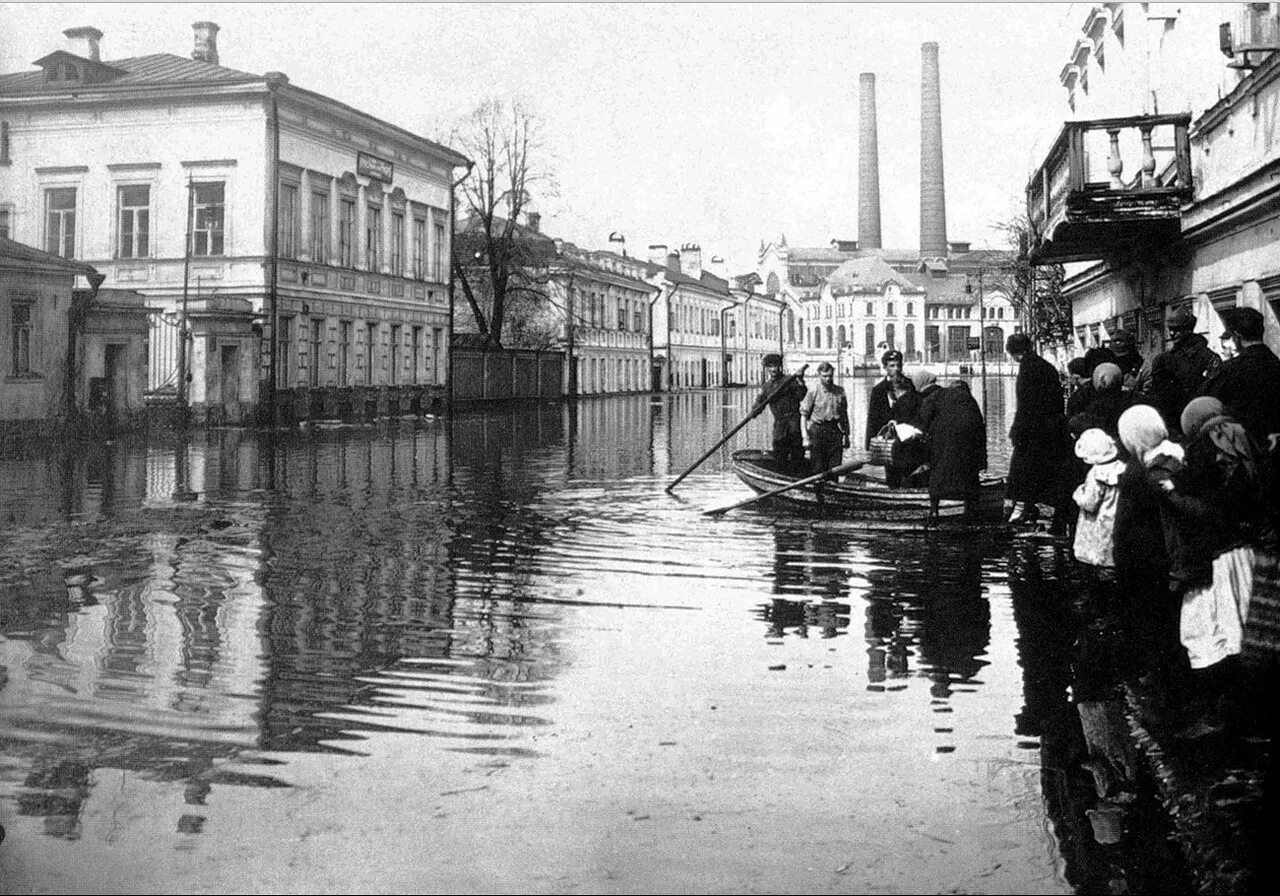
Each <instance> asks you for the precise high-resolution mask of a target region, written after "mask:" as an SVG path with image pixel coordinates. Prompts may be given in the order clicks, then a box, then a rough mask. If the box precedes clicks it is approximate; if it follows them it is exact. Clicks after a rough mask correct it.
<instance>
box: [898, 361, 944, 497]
mask: <svg viewBox="0 0 1280 896" xmlns="http://www.w3.org/2000/svg"><path fill="white" fill-rule="evenodd" d="M911 387H912V391H910V392H908V393H906V394H904V395H903V396H902V397H901V398H899V399H898V401H897V403H895V404H894V406H893V422H894V423H896V424H898V441H896V442H894V443H893V462H892V463H891V464H890V465H889V467H888V469H886V470H885V481H886V482H887V483H888V485H889V487H890V488H899V487H901V486H903V485H915V484H916V483H915V482H913V481H912V479H911V474H912V473H914V472H915V471H916V470H918V469H919V468H920V467H921V466H923V465H924V464H927V463H929V439H928V436H927V435H926V433H925V431H924V425H923V423H922V421H921V417H920V415H921V412H922V410H923V408H924V406H925V404H926V403H927V400H928V398H929V396H930V395H932V394H933V393H935V392H937V391H938V377H937V374H933V373H930V372H929V371H927V370H917V371H916V372H915V373H913V374H911ZM904 427H905V428H908V429H915V430H917V431H918V432H919V434H918V435H916V434H912V433H910V432H909V431H908V432H903V429H904ZM919 478H921V479H923V474H921V475H920V477H919Z"/></svg>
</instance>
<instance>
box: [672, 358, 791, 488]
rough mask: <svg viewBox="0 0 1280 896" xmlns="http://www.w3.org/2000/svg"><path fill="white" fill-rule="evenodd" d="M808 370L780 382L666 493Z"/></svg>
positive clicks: (682, 474)
mask: <svg viewBox="0 0 1280 896" xmlns="http://www.w3.org/2000/svg"><path fill="white" fill-rule="evenodd" d="M808 369H809V365H808V364H806V365H804V366H803V367H801V368H800V369H799V370H797V371H796V372H795V373H793V374H791V375H790V376H788V377H785V378H784V379H783V380H782V382H780V383H778V385H777V387H776V388H775V389H774V390H773V391H772V392H770V393H769V395H768V397H767V398H765V400H764V401H762V402H760V406H759V407H758V408H756V409H755V410H754V411H752V412H751V413H750V414H747V416H746V418H745V419H744V420H743V421H742V422H741V423H739V424H738V425H737V426H735V427H734V428H733V429H731V430H729V431H728V432H727V433H725V434H724V438H723V439H721V440H720V441H718V442H716V443H715V444H714V445H712V446H711V447H710V448H708V449H707V453H706V454H704V455H702V457H700V458H698V459H697V460H695V461H694V462H693V466H691V467H690V468H689V469H687V470H685V471H684V472H683V473H681V474H680V475H679V476H677V477H676V478H675V481H674V482H672V483H671V484H670V485H668V486H667V491H668V492H673V491H675V488H676V486H677V485H679V484H680V483H681V482H682V481H683V480H684V477H686V476H688V475H689V474H690V473H692V472H693V471H694V470H696V469H698V467H700V466H702V462H703V461H704V460H706V459H707V458H708V457H710V456H711V455H713V454H715V453H716V452H717V451H719V450H720V448H721V447H722V446H723V445H724V443H725V442H727V441H729V440H730V439H732V438H733V437H734V436H735V435H737V434H738V430H740V429H742V427H744V426H746V425H747V424H748V423H750V422H751V421H752V420H754V419H756V417H759V416H760V415H761V414H763V413H764V409H765V408H767V407H768V406H769V402H771V401H773V396H775V395H777V394H778V393H779V392H781V391H782V389H783V388H784V387H786V386H787V385H789V384H790V383H791V381H792V380H795V379H799V378H800V377H802V376H804V372H805V371H806V370H808Z"/></svg>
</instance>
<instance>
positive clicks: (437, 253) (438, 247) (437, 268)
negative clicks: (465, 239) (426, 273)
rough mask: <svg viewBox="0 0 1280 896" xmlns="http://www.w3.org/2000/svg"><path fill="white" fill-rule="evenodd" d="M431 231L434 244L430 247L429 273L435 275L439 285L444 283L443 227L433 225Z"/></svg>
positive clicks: (441, 225)
mask: <svg viewBox="0 0 1280 896" xmlns="http://www.w3.org/2000/svg"><path fill="white" fill-rule="evenodd" d="M433 231H434V233H433V236H434V237H435V243H434V245H432V247H431V272H432V273H433V274H435V278H436V282H437V283H441V282H443V281H444V225H443V224H437V225H435V227H434V228H433Z"/></svg>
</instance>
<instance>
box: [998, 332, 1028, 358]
mask: <svg viewBox="0 0 1280 896" xmlns="http://www.w3.org/2000/svg"><path fill="white" fill-rule="evenodd" d="M1004 350H1005V351H1006V352H1008V353H1009V354H1011V355H1021V354H1025V353H1026V352H1029V351H1031V337H1030V336H1028V335H1027V334H1026V333H1014V334H1013V335H1012V336H1010V337H1009V338H1008V339H1006V340H1005V342H1004Z"/></svg>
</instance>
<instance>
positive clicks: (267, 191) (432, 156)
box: [0, 22, 467, 418]
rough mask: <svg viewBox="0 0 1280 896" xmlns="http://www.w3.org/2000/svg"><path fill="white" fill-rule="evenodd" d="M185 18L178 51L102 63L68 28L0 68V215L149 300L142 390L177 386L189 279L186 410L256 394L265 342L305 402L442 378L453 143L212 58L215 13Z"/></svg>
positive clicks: (225, 411)
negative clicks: (186, 47) (151, 320)
mask: <svg viewBox="0 0 1280 896" xmlns="http://www.w3.org/2000/svg"><path fill="white" fill-rule="evenodd" d="M194 27H195V51H194V52H193V53H192V54H191V56H192V58H190V59H185V58H182V57H180V56H175V55H172V54H169V53H156V54H151V55H147V56H138V57H132V58H128V59H119V60H112V61H104V60H102V58H101V54H100V52H99V47H100V43H101V40H102V33H101V32H100V31H98V30H97V29H94V28H77V29H70V30H68V31H67V32H65V34H66V36H67V38H68V39H69V40H70V42H71V44H72V47H71V49H70V50H58V51H55V52H52V53H49V54H47V55H45V56H43V57H41V58H40V59H38V60H36V62H35V63H34V65H35V66H37V68H36V70H34V71H28V72H20V73H16V74H6V75H0V124H2V126H3V132H2V134H0V137H2V138H3V139H2V140H0V143H2V149H3V152H2V153H0V158H2V160H0V202H2V203H3V207H2V208H0V225H3V226H5V227H7V228H8V230H9V234H10V235H11V236H12V237H13V238H14V239H17V240H20V241H24V242H27V243H31V244H34V245H39V246H41V247H45V248H46V249H48V250H49V251H53V252H55V253H56V254H59V255H62V256H64V257H67V258H76V259H78V260H83V261H85V262H87V263H89V264H92V265H93V266H94V267H96V268H97V269H98V270H99V271H100V272H101V273H103V274H104V275H105V276H106V278H107V279H106V283H107V285H108V286H116V287H121V288H126V289H132V290H136V291H138V292H140V293H142V294H143V295H145V296H146V297H147V301H148V303H149V304H150V305H151V306H152V307H153V308H156V309H159V310H160V311H161V312H162V314H159V315H157V316H156V322H155V325H154V328H153V332H152V338H151V357H150V384H149V385H150V390H151V393H152V394H153V395H155V394H165V393H166V392H167V393H168V394H175V393H178V392H179V390H178V388H177V387H178V386H179V374H178V368H177V365H178V359H179V357H180V355H181V352H180V350H179V343H178V339H177V335H178V331H179V324H180V323H181V315H182V311H183V305H184V299H183V296H184V282H186V283H188V284H189V285H188V287H187V288H186V289H185V293H186V295H187V300H186V303H185V304H186V306H187V311H188V312H189V313H190V312H193V311H197V310H198V311H200V312H201V313H202V314H203V315H204V316H203V318H202V320H203V321H205V323H206V324H207V326H205V329H204V330H199V329H197V328H195V327H194V326H193V328H192V329H193V330H195V332H194V337H193V339H192V343H191V347H190V352H189V356H190V359H189V365H190V366H189V373H190V382H191V389H190V396H189V397H190V400H191V404H192V408H193V410H194V411H196V412H197V414H201V413H202V412H203V413H204V414H206V415H208V416H210V417H213V418H222V417H227V416H233V417H234V416H235V415H236V414H237V413H241V412H242V413H244V414H247V413H249V412H251V411H252V410H253V409H254V408H255V407H256V406H257V405H258V402H259V400H260V396H261V395H263V394H265V393H264V392H263V390H264V389H265V388H266V387H268V386H269V385H270V383H271V382H272V370H271V367H270V363H269V359H270V358H271V357H272V355H273V354H274V356H275V361H276V366H275V377H274V379H275V381H276V383H277V384H278V387H279V389H281V390H285V389H293V388H296V389H300V390H302V399H301V400H300V401H298V402H297V403H296V409H297V410H299V411H300V412H301V413H302V414H303V415H306V414H308V413H312V414H324V415H326V416H328V415H330V414H332V413H333V412H335V410H337V409H338V408H339V406H340V405H343V404H344V403H351V404H357V403H358V404H360V405H361V407H362V408H363V407H371V406H372V404H371V402H376V406H377V408H378V410H380V411H383V410H387V409H392V410H394V409H395V405H396V403H397V399H401V400H407V396H408V395H409V392H410V391H413V392H415V400H419V401H420V400H421V399H422V398H423V397H424V395H423V393H429V392H430V387H433V386H434V387H437V389H436V394H437V395H443V383H444V380H445V376H446V370H447V361H446V359H447V353H448V344H447V343H448V339H447V337H448V331H449V307H448V300H447V299H448V286H447V284H448V282H449V277H450V270H449V234H450V231H451V227H450V193H451V182H452V177H453V169H454V168H455V167H457V166H461V165H464V164H466V163H467V160H466V159H465V158H464V157H463V156H461V155H459V154H458V153H456V152H454V151H453V150H451V149H449V148H447V147H444V146H440V145H439V144H436V143H433V142H431V141H430V140H426V139H424V138H422V137H419V136H417V135H415V134H412V133H409V132H408V131H405V130H403V129H401V128H398V127H396V126H395V125H392V124H389V123H387V122H384V121H381V120H379V119H377V118H374V117H373V116H371V115H368V114H366V113H364V112H360V111H359V110H357V109H353V108H351V107H350V106H347V105H345V104H343V103H340V102H338V101H336V100H333V99H330V98H328V97H325V96H322V95H320V94H317V93H314V92H312V91H309V90H305V89H303V88H301V87H297V86H294V85H292V84H290V83H289V80H288V78H287V77H285V76H284V75H282V74H280V73H278V72H272V73H268V74H266V75H257V74H250V73H246V72H242V71H238V70H236V69H233V68H229V67H226V66H224V65H221V64H220V58H219V52H218V46H217V34H218V26H217V25H215V24H213V23H211V22H198V23H196V25H195V26H194ZM189 201H190V205H191V209H190V218H191V222H192V227H191V231H192V236H191V256H192V257H191V261H190V264H189V269H186V268H185V266H184V259H185V256H186V254H187V253H186V251H185V249H186V247H185V240H184V234H185V233H186V231H187V229H188V228H187V219H188V216H189V210H188V202H189ZM273 206H274V207H277V208H278V222H279V226H278V230H274V231H273V227H272V223H273V222H272V209H273ZM275 234H278V240H273V236H274V235H275ZM273 244H275V245H273ZM273 248H274V250H275V252H274V255H275V256H277V257H278V267H276V269H275V276H274V277H273V267H275V266H273V264H272V256H273ZM273 280H274V282H275V285H276V289H275V301H274V303H273V301H272V292H273V290H272V286H273ZM273 304H274V305H275V308H274V309H273V308H272V305H273ZM273 311H274V314H275V318H276V320H278V327H273ZM273 342H274V346H273V344H272V343H273ZM228 383H231V384H232V386H230V387H229V386H228ZM398 387H416V389H414V390H406V389H401V388H398ZM224 399H226V401H224Z"/></svg>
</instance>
